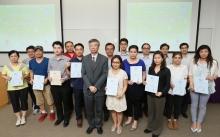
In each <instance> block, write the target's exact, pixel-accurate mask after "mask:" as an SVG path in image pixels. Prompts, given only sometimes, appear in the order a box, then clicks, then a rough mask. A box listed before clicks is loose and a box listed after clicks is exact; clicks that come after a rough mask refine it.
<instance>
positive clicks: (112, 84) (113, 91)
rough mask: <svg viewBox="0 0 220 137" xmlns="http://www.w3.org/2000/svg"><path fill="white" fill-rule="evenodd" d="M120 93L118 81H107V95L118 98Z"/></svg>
mask: <svg viewBox="0 0 220 137" xmlns="http://www.w3.org/2000/svg"><path fill="white" fill-rule="evenodd" d="M117 93H118V79H117V78H108V79H107V90H106V93H105V94H106V95H111V96H116V95H117Z"/></svg>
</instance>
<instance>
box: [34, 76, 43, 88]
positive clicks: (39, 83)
mask: <svg viewBox="0 0 220 137" xmlns="http://www.w3.org/2000/svg"><path fill="white" fill-rule="evenodd" d="M33 89H35V90H43V89H44V76H41V75H34V84H33Z"/></svg>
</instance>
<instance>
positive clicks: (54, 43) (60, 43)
mask: <svg viewBox="0 0 220 137" xmlns="http://www.w3.org/2000/svg"><path fill="white" fill-rule="evenodd" d="M54 45H60V47H61V48H62V49H63V43H62V42H60V41H54V42H53V44H52V47H53V48H54Z"/></svg>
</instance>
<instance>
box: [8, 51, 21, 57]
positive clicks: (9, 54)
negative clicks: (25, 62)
mask: <svg viewBox="0 0 220 137" xmlns="http://www.w3.org/2000/svg"><path fill="white" fill-rule="evenodd" d="M14 53H16V54H17V56H18V57H20V55H19V53H18V52H17V51H16V50H11V51H9V52H8V57H10V56H11V54H14Z"/></svg>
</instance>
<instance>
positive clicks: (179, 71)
mask: <svg viewBox="0 0 220 137" xmlns="http://www.w3.org/2000/svg"><path fill="white" fill-rule="evenodd" d="M167 68H168V69H170V72H171V83H173V84H174V81H175V80H176V79H186V78H187V77H188V68H187V66H186V65H182V64H181V65H180V66H178V67H175V66H173V64H171V65H168V66H167ZM174 86H175V85H174ZM168 93H169V94H171V95H172V94H173V90H172V88H170V90H169V92H168Z"/></svg>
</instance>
